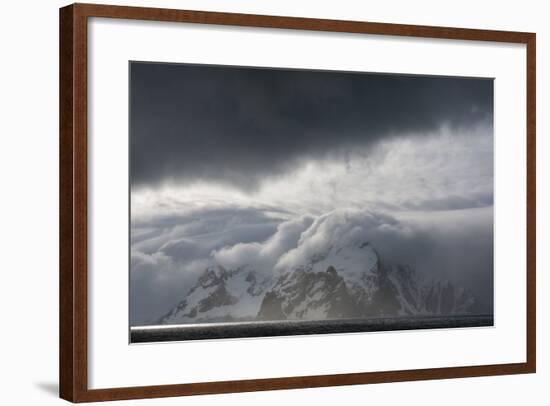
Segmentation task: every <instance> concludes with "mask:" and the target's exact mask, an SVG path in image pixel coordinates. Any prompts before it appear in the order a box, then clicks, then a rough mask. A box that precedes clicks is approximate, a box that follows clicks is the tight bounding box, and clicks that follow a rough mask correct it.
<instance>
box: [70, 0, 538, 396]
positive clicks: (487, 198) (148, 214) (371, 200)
mask: <svg viewBox="0 0 550 406" xmlns="http://www.w3.org/2000/svg"><path fill="white" fill-rule="evenodd" d="M60 41H61V44H60V396H61V397H62V398H64V399H67V400H70V401H73V402H83V401H103V400H116V399H136V398H150V397H166V396H182V395H194V394H207V393H208V394H211V393H227V392H242V391H257V390H273V389H289V388H306V387H320V386H330V385H351V384H366V383H379V382H395V381H406V380H420V379H440V378H456V377H471V376H484V375H501V374H517V373H531V372H535V368H536V367H535V365H536V343H535V335H536V334H535V331H536V330H535V328H536V327H535V249H536V242H535V34H533V33H521V32H504V31H488V30H474V29H462V28H443V27H426V26H412V25H398V24H382V23H368V22H355V21H336V20H319V19H306V18H295V17H275V16H260V15H243V14H229V13H214V12H201V11H183V10H168V9H152V8H137V7H120V6H107V5H90V4H74V5H70V6H67V7H64V8H62V9H61V10H60Z"/></svg>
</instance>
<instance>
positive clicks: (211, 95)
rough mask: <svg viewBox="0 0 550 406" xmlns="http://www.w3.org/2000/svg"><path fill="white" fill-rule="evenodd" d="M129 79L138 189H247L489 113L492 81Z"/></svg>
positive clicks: (165, 73)
mask: <svg viewBox="0 0 550 406" xmlns="http://www.w3.org/2000/svg"><path fill="white" fill-rule="evenodd" d="M130 73H131V76H130V87H131V99H130V102H131V108H130V125H131V137H130V142H131V180H132V185H133V186H140V185H148V186H154V185H157V184H160V183H162V182H166V181H168V182H177V183H185V182H189V181H192V180H206V181H215V182H220V183H225V184H232V185H233V186H238V187H240V188H241V189H244V190H246V189H250V188H254V187H255V186H257V185H258V182H259V180H260V179H261V178H262V177H265V176H269V175H278V174H281V173H284V172H285V171H286V170H288V169H291V168H293V167H295V165H296V164H299V163H301V162H303V161H304V160H307V159H311V158H322V157H324V156H326V155H327V154H329V153H331V154H334V153H337V152H338V151H340V152H344V151H345V150H346V149H353V148H355V147H359V146H364V145H368V144H370V143H373V142H376V141H379V140H381V139H383V138H386V137H391V136H394V135H399V134H402V133H411V132H412V133H420V134H422V133H427V132H429V131H432V130H435V129H437V128H439V126H441V125H443V124H446V125H449V126H452V127H469V126H471V125H474V124H476V123H479V122H480V121H482V120H486V121H488V122H489V123H490V121H491V118H492V111H493V81H492V80H489V79H468V78H447V77H434V76H404V75H376V74H363V73H361V74H358V73H345V72H326V71H325V72H322V71H310V70H280V69H254V68H236V67H219V66H207V65H184V64H153V63H138V62H133V63H131V65H130ZM332 156H334V155H332Z"/></svg>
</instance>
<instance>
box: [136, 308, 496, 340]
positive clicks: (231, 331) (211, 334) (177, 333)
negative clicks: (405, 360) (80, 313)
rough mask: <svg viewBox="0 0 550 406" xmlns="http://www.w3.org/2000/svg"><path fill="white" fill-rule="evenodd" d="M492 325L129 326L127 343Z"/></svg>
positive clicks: (398, 320) (398, 321) (434, 320)
mask: <svg viewBox="0 0 550 406" xmlns="http://www.w3.org/2000/svg"><path fill="white" fill-rule="evenodd" d="M488 326H493V315H492V314H491V315H484V314H481V315H462V316H405V317H385V318H384V317H381V318H370V319H339V320H307V321H304V320H284V321H254V322H224V323H197V324H180V325H160V326H139V327H130V342H131V343H149V342H162V341H186V340H206V339H216V338H239V337H269V336H288V335H305V334H334V333H357V332H372V331H395V330H418V329H437V328H457V327H488Z"/></svg>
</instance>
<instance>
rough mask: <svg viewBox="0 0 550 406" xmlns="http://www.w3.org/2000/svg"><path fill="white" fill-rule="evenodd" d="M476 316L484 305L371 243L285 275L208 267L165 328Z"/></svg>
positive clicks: (340, 249)
mask: <svg viewBox="0 0 550 406" xmlns="http://www.w3.org/2000/svg"><path fill="white" fill-rule="evenodd" d="M475 311H476V300H475V298H474V297H473V296H472V295H471V294H470V293H469V292H467V291H466V290H465V289H462V288H459V287H456V286H454V285H453V284H451V283H450V282H448V281H444V282H442V281H421V280H420V279H419V278H418V276H417V274H416V273H415V272H414V270H413V269H411V268H410V267H408V266H406V265H400V264H390V263H386V262H384V261H383V259H382V258H381V257H380V255H379V254H378V252H377V251H376V249H375V248H374V247H373V246H372V245H371V244H370V243H368V242H355V243H349V242H347V243H346V245H345V246H338V244H334V245H330V246H328V247H327V248H326V249H325V250H324V251H323V252H317V253H315V254H313V255H310V256H309V257H308V258H307V260H305V261H304V263H302V264H300V265H297V266H294V267H292V268H290V269H283V270H277V271H274V270H269V271H268V272H266V271H265V270H262V271H260V270H257V269H253V267H251V266H249V265H245V266H242V267H240V268H237V269H233V270H229V269H225V268H223V267H221V266H219V265H215V266H211V267H209V268H207V269H206V270H205V271H204V273H203V274H202V275H201V276H200V278H199V279H198V281H197V283H196V285H195V286H194V287H193V288H192V289H190V290H189V292H188V293H187V294H186V295H185V297H184V298H183V300H182V301H181V302H180V303H179V304H178V305H177V306H175V307H174V308H173V309H172V310H170V311H169V312H168V313H167V314H166V315H164V316H163V317H162V318H161V319H160V320H159V322H160V323H161V324H180V323H193V322H203V321H211V322H214V321H237V320H242V321H245V320H246V321H253V320H291V319H292V320H323V319H341V318H368V317H391V316H406V315H453V314H468V313H473V312H475Z"/></svg>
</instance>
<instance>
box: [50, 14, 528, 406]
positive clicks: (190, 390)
mask: <svg viewBox="0 0 550 406" xmlns="http://www.w3.org/2000/svg"><path fill="white" fill-rule="evenodd" d="M89 17H105V18H118V19H134V20H136V19H137V20H150V21H169V22H186V23H198V24H218V25H234V26H243V27H264V28H278V29H298V30H315V31H329V32H345V33H360V34H371V35H397V36H410V37H421V38H439V39H453V40H469V41H493V42H509V43H520V44H525V45H526V46H527V60H526V64H527V94H526V108H527V168H526V175H527V196H526V199H527V213H526V216H527V230H526V232H527V263H526V272H527V328H526V337H527V346H526V362H525V363H517V364H499V365H481V366H469V367H449V368H432V369H417V370H405V371H384V372H367V373H353V374H338V375H318V376H301V377H282V378H274V379H252V380H242V381H223V382H209V383H205V382H197V383H187V384H178V385H160V386H142V387H130V388H109V389H93V390H90V389H88V384H87V381H88V373H87V371H88V359H87V350H88V344H87V343H88V336H87V334H88V332H87V315H88V304H87V281H88V278H87V272H88V270H87V262H88V258H87V222H88V217H87V211H88V210H87V203H88V196H87V187H88V184H87V176H88V174H87V159H88V152H87V46H88V39H87V21H88V18H89ZM59 21H60V55H59V62H60V82H59V83H60V90H59V107H60V115H59V122H60V149H59V153H60V162H59V171H60V173H59V178H60V190H59V218H60V235H59V239H60V252H59V255H60V261H59V263H60V273H59V288H60V298H59V305H60V306H59V307H60V314H59V318H60V331H59V337H60V344H59V345H60V356H59V363H60V365H59V371H60V373H59V382H60V397H62V398H63V399H66V400H69V401H72V402H91V401H107V400H121V399H139V398H153V397H168V396H183V395H199V394H214V393H230V392H245V391H262V390H275V389H296V388H311V387H322V386H340V385H357V384H366V383H383V382H397V381H414V380H425V379H447V378H463V377H475V376H488V375H504V374H521V373H532V372H535V371H536V274H535V273H536V268H535V261H536V213H535V209H536V206H535V204H536V203H535V201H536V178H535V175H536V161H535V150H536V91H535V90H536V51H535V47H536V45H535V44H536V37H535V34H533V33H525V32H508V31H491V30H478V29H464V28H448V27H428V26H416V25H401V24H383V23H368V22H357V21H336V20H322V19H307V18H297V17H277V16H262V15H246V14H234V13H213V12H202V11H185V10H171V9H154V8H139V7H121V6H107V5H96V4H93V5H92V4H74V5H70V6H67V7H64V8H62V9H60V18H59Z"/></svg>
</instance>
